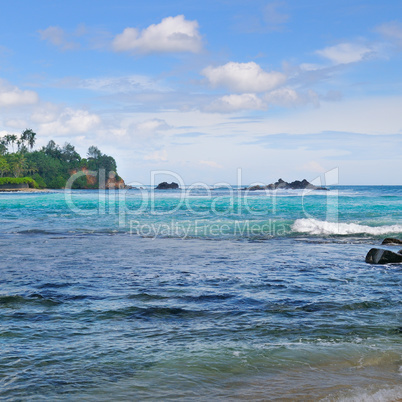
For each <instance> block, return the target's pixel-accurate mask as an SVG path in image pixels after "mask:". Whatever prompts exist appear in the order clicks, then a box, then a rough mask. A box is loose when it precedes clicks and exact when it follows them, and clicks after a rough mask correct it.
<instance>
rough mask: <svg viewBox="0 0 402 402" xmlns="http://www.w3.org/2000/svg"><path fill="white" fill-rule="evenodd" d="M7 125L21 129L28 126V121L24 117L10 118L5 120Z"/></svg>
mask: <svg viewBox="0 0 402 402" xmlns="http://www.w3.org/2000/svg"><path fill="white" fill-rule="evenodd" d="M5 125H6V126H7V127H12V128H16V129H21V127H27V126H28V123H27V121H26V120H23V119H10V120H7V121H6V122H5Z"/></svg>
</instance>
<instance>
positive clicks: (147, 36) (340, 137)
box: [0, 0, 402, 185]
mask: <svg viewBox="0 0 402 402" xmlns="http://www.w3.org/2000/svg"><path fill="white" fill-rule="evenodd" d="M0 13H1V16H2V18H1V21H2V23H1V25H0V135H4V134H7V133H20V132H21V131H23V130H24V129H25V128H27V127H28V128H32V129H33V130H34V131H35V132H36V133H37V134H38V144H37V146H38V147H40V146H42V145H45V144H46V143H47V142H48V141H49V140H50V139H54V140H55V141H56V142H57V143H59V144H60V145H62V144H63V143H64V142H66V141H68V142H71V143H72V144H73V145H75V146H76V148H77V149H78V150H79V151H80V153H81V154H82V155H85V153H86V150H87V148H88V147H89V146H90V145H93V144H95V145H97V146H98V147H99V148H100V149H101V151H102V152H104V153H108V154H111V155H113V156H114V157H115V159H116V161H117V163H118V167H119V174H120V175H121V176H123V178H124V179H125V180H126V182H131V181H138V182H142V183H149V180H150V171H152V170H172V171H174V172H176V173H178V174H180V175H182V176H183V179H184V181H185V182H186V183H188V184H191V183H193V182H196V181H205V182H207V183H210V184H214V183H216V182H221V181H226V182H230V183H235V182H236V177H237V169H238V168H242V172H243V181H244V183H250V182H254V181H262V182H272V181H275V180H276V179H278V177H282V178H284V179H285V180H295V179H302V178H307V179H309V180H312V179H314V178H316V177H317V176H319V175H323V174H324V173H325V172H326V171H329V170H331V169H333V168H339V173H340V184H399V185H400V184H402V183H401V175H400V172H401V170H402V169H401V168H402V162H401V142H402V78H401V66H402V52H401V50H402V3H401V2H400V1H393V0H390V1H385V2H381V3H380V2H378V1H358V0H349V1H343V0H338V1H336V2H322V1H318V0H310V1H309V0H306V1H303V2H301V1H295V0H292V1H285V0H284V1H281V0H278V1H259V0H255V1H253V0H251V1H247V2H246V1H233V0H232V1H224V0H221V1H209V0H207V1H203V2H198V1H197V2H195V1H170V2H166V1H154V0H150V1H148V2H143V1H142V2H139V1H122V0H116V1H113V2H111V1H103V0H100V1H99V0H98V1H96V2H95V1H86V0H81V1H75V0H72V1H69V2H61V1H54V0H53V1H47V0H41V1H40V2H32V1H24V0H20V1H15V2H7V3H6V2H2V4H1V6H0Z"/></svg>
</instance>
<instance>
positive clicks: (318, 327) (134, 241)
mask: <svg viewBox="0 0 402 402" xmlns="http://www.w3.org/2000/svg"><path fill="white" fill-rule="evenodd" d="M0 224H1V226H0V228H1V229H0V239H1V242H0V253H1V262H0V264H1V271H0V324H1V332H0V345H1V360H0V398H1V399H3V400H27V399H29V400H43V399H47V400H71V399H83V400H110V399H115V400H116V399H118V400H133V399H140V400H143V399H151V400H153V399H163V400H175V399H177V398H179V397H181V398H184V399H186V400H199V399H206V398H213V399H214V400H228V399H239V400H331V401H332V400H337V401H338V400H362V401H363V400H364V401H365V400H373V401H374V400H381V401H382V400H384V401H393V400H398V398H402V386H401V379H402V377H401V374H402V369H401V367H402V342H401V341H402V338H401V334H402V327H401V320H400V318H401V297H400V290H401V273H402V269H401V268H402V267H401V266H400V265H385V266H374V265H370V264H366V263H365V262H364V257H365V255H366V253H367V252H368V250H369V249H370V248H371V247H373V246H376V245H379V244H380V243H381V240H382V239H383V238H384V237H391V236H392V237H399V238H401V237H402V187H397V186H394V187H333V188H331V191H330V192H328V193H326V192H312V193H309V194H304V193H303V192H295V191H291V190H289V191H283V192H263V191H262V192H253V193H248V194H246V193H245V192H243V191H237V190H234V191H232V192H231V191H230V190H228V189H216V190H211V191H207V190H205V189H193V190H191V191H187V192H177V191H164V192H163V191H160V192H155V193H152V192H151V191H149V189H145V190H143V191H139V190H129V191H120V192H117V191H116V192H114V191H110V192H98V191H73V192H72V193H71V194H69V193H64V192H63V191H55V192H50V193H29V194H28V193H26V194H23V193H7V194H0ZM387 248H389V249H391V250H394V251H398V250H399V249H400V248H402V247H399V248H398V247H397V246H387Z"/></svg>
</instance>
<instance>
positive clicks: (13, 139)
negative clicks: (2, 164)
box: [8, 134, 18, 152]
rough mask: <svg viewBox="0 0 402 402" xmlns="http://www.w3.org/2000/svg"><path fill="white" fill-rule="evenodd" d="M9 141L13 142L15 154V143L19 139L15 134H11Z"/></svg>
mask: <svg viewBox="0 0 402 402" xmlns="http://www.w3.org/2000/svg"><path fill="white" fill-rule="evenodd" d="M8 137H9V141H10V142H11V145H12V147H13V152H14V143H15V142H16V141H17V140H18V137H17V136H16V135H15V134H9V135H8Z"/></svg>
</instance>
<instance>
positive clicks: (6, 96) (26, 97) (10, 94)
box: [0, 79, 39, 106]
mask: <svg viewBox="0 0 402 402" xmlns="http://www.w3.org/2000/svg"><path fill="white" fill-rule="evenodd" d="M38 101H39V96H38V94H37V93H36V92H34V91H29V90H22V89H20V88H17V87H16V86H12V85H9V84H8V83H7V82H6V81H4V80H1V79H0V106H20V105H32V104H35V103H37V102H38Z"/></svg>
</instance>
